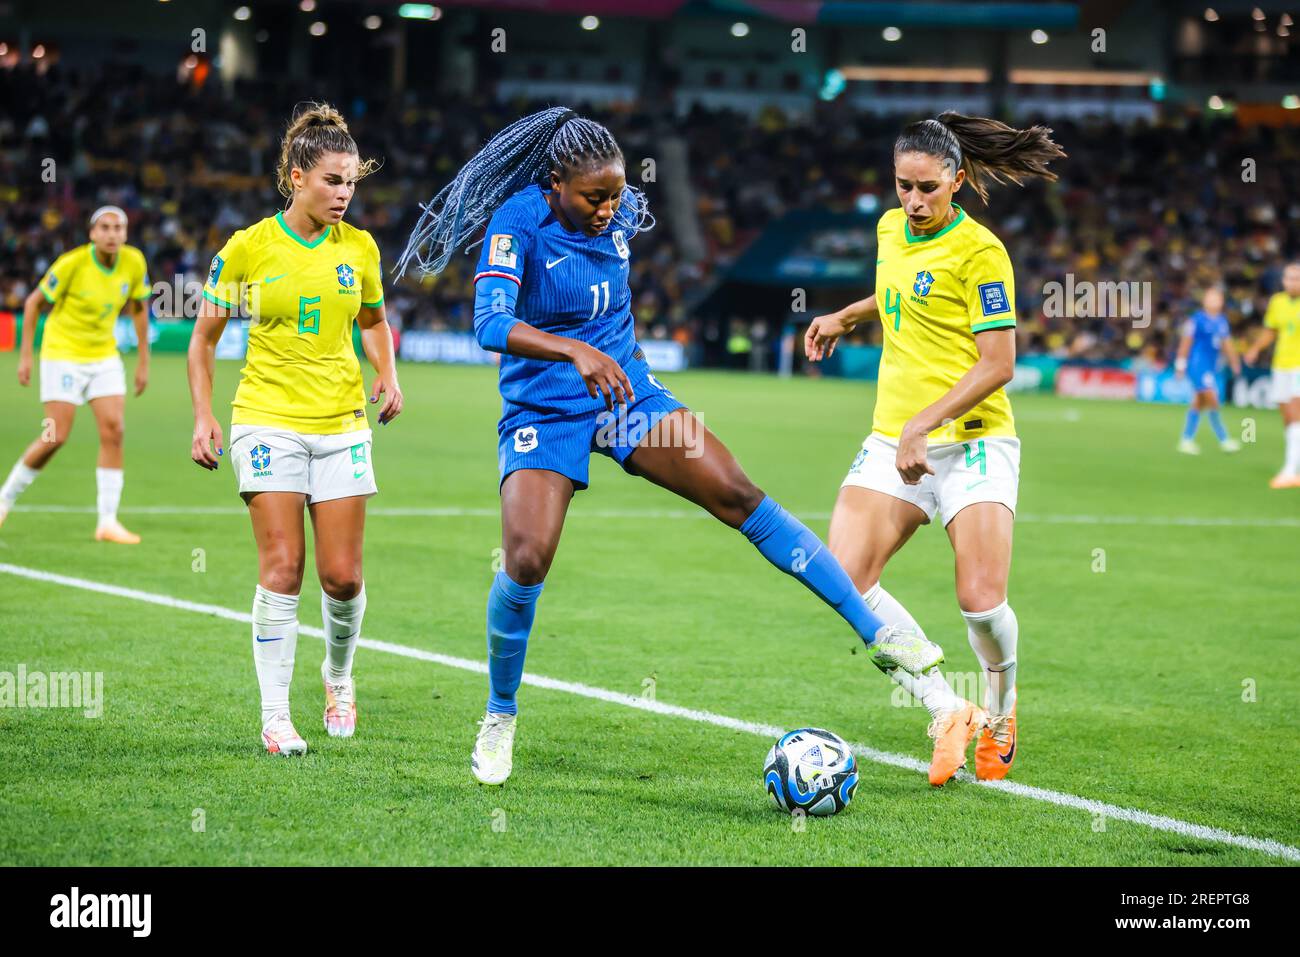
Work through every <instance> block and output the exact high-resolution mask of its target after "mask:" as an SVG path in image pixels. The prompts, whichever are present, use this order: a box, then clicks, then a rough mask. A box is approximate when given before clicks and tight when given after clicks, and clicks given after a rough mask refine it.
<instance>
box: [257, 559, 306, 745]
mask: <svg viewBox="0 0 1300 957" xmlns="http://www.w3.org/2000/svg"><path fill="white" fill-rule="evenodd" d="M297 648H298V596H297V595H281V594H279V593H277V592H273V591H268V590H267V589H265V588H263V587H262V586H261V585H258V586H257V594H256V595H255V596H254V597H253V664H255V665H256V666H257V683H258V685H259V686H260V687H261V689H262V723H263V724H266V722H267V721H269V720H270V718H271V716H272V715H273V714H276V713H277V712H280V711H283V712H284V713H285V714H288V713H289V682H290V681H291V680H293V656H294V652H295V651H296V650H297Z"/></svg>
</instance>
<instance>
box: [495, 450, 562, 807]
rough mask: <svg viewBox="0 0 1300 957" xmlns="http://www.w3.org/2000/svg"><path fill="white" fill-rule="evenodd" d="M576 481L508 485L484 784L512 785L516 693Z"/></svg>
mask: <svg viewBox="0 0 1300 957" xmlns="http://www.w3.org/2000/svg"><path fill="white" fill-rule="evenodd" d="M572 500H573V482H572V481H571V480H570V479H568V478H567V477H566V476H564V475H561V474H560V473H559V472H552V471H550V470H548V469H520V470H518V471H515V472H511V473H510V474H509V475H507V476H506V479H505V481H504V482H503V483H502V485H501V549H502V557H503V568H502V569H501V571H500V572H498V573H497V577H496V579H495V580H494V581H493V584H492V591H491V592H490V593H489V595H488V676H489V683H490V694H489V696H488V707H487V711H486V713H485V714H484V715H483V720H482V721H480V722H479V731H478V737H477V739H476V740H475V742H474V753H473V755H472V756H471V758H470V767H471V769H472V770H473V772H474V777H475V778H477V779H478V781H479V782H480V783H482V784H504V783H505V781H506V779H507V778H508V777H510V772H511V770H512V769H513V767H514V741H515V725H516V715H517V713H518V708H517V705H516V703H515V692H516V691H517V689H518V687H519V682H520V680H521V679H522V677H523V670H524V654H525V652H526V650H527V646H528V634H529V632H530V631H531V629H532V622H533V614H534V610H535V608H536V602H537V597H538V594H539V593H540V591H541V587H542V583H543V582H544V581H545V580H546V575H547V573H548V572H549V571H550V570H551V562H552V561H554V559H555V552H556V549H557V548H559V545H560V534H561V533H562V532H563V531H564V518H565V515H567V514H568V510H569V502H570V501H572Z"/></svg>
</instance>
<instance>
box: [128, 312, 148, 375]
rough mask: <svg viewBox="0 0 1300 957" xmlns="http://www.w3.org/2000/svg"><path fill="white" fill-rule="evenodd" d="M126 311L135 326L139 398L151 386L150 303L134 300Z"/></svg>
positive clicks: (136, 372) (136, 373)
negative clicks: (146, 387)
mask: <svg viewBox="0 0 1300 957" xmlns="http://www.w3.org/2000/svg"><path fill="white" fill-rule="evenodd" d="M126 311H127V314H128V315H129V316H130V317H131V323H132V324H133V325H134V326H135V342H136V360H135V394H136V395H137V396H138V395H141V394H142V393H143V392H144V390H145V386H147V385H148V384H149V301H148V300H147V299H132V300H130V301H129V302H128V303H127V304H126Z"/></svg>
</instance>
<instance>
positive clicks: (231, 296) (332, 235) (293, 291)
mask: <svg viewBox="0 0 1300 957" xmlns="http://www.w3.org/2000/svg"><path fill="white" fill-rule="evenodd" d="M203 297H204V298H205V299H207V300H208V301H209V302H213V303H216V304H217V305H219V306H223V307H225V308H227V309H233V310H240V311H242V312H243V314H245V315H247V316H248V317H249V319H250V320H251V321H250V323H249V327H248V351H247V354H246V356H245V363H244V368H243V369H242V370H241V371H240V379H239V388H238V389H237V390H236V391H235V400H234V402H233V403H232V405H233V406H234V414H233V415H232V416H231V420H230V421H231V424H233V425H271V426H278V427H280V428H285V429H291V430H293V431H295V432H305V433H311V434H316V435H333V434H336V433H340V432H354V431H357V430H359V429H365V428H369V425H370V423H369V421H368V420H367V419H366V400H365V387H364V386H363V385H362V382H361V364H360V363H359V362H357V354H356V351H355V349H354V348H353V346H352V323H353V321H354V320H355V319H356V317H357V313H358V312H360V310H361V307H362V306H367V307H375V306H379V305H381V304H382V303H383V301H384V288H383V282H382V276H381V274H380V271H379V247H378V246H377V245H375V241H374V239H372V238H371V236H370V234H369V233H368V232H366V231H365V230H364V229H357V228H356V227H355V226H349V225H348V224H347V223H339V224H338V225H335V226H329V227H327V228H326V230H325V232H323V233H321V235H320V236H318V237H317V238H316V239H315V240H313V241H312V242H306V241H305V240H303V239H302V238H301V237H299V236H297V235H296V234H295V233H294V232H293V230H291V229H290V228H289V225H288V223H286V222H285V221H284V215H283V214H282V213H276V214H275V215H274V216H270V217H268V218H266V219H263V220H261V221H260V222H258V223H254V224H253V225H252V226H249V227H248V228H247V229H241V230H239V231H238V232H236V233H235V234H234V235H233V236H231V237H230V239H229V241H227V243H226V245H225V246H223V247H222V249H221V251H220V252H219V253H217V255H216V256H215V257H213V259H212V265H211V266H210V267H209V269H208V280H207V282H206V283H205V284H204V287H203Z"/></svg>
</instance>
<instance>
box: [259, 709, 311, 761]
mask: <svg viewBox="0 0 1300 957" xmlns="http://www.w3.org/2000/svg"><path fill="white" fill-rule="evenodd" d="M262 743H263V744H265V745H266V752H267V754H278V755H280V756H281V757H287V756H289V755H291V754H306V753H307V742H306V741H304V740H303V739H302V735H300V734H298V732H297V731H295V730H294V727H293V722H292V721H290V720H289V713H288V712H287V711H281V712H279V713H278V714H273V715H271V720H270V721H268V722H266V724H264V725H262Z"/></svg>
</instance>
